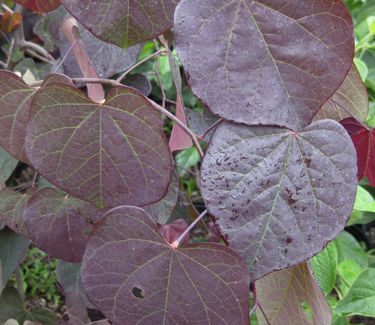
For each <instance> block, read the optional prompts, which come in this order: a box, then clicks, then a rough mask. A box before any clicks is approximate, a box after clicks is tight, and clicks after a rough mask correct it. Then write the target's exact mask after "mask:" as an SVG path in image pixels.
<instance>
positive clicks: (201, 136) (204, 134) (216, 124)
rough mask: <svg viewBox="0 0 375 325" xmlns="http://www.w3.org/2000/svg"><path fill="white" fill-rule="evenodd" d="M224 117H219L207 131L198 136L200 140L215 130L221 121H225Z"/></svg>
mask: <svg viewBox="0 0 375 325" xmlns="http://www.w3.org/2000/svg"><path fill="white" fill-rule="evenodd" d="M223 121H224V119H223V118H221V119H219V120H218V121H216V122H215V123H214V124H212V125H211V126H210V127H209V128H208V129H207V130H206V131H204V132H203V133H202V134H201V135H199V136H198V140H203V139H204V138H205V137H206V135H207V134H208V133H209V132H210V131H211V130H213V129H214V128H216V127H217V126H218V125H219V124H220V123H221V122H223Z"/></svg>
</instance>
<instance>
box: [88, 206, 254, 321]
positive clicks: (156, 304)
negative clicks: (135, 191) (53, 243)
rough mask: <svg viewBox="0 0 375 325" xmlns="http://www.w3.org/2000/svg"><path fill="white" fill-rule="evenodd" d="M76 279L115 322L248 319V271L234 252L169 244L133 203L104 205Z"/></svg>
mask: <svg viewBox="0 0 375 325" xmlns="http://www.w3.org/2000/svg"><path fill="white" fill-rule="evenodd" d="M108 270H110V272H111V274H110V275H109V274H108ZM81 283H82V285H83V288H84V290H85V292H86V294H87V295H88V297H89V299H90V300H91V302H92V303H93V304H94V305H96V306H97V307H98V308H99V309H100V310H101V311H102V312H103V313H104V314H105V315H106V317H107V318H109V319H110V320H111V321H112V322H113V323H114V324H116V325H120V324H121V325H133V324H139V325H147V324H163V325H172V324H173V325H175V324H179V325H188V324H197V325H200V324H202V325H206V324H215V325H221V324H238V325H240V324H244V325H245V324H246V325H247V324H248V323H249V319H248V317H249V316H248V315H249V310H248V296H249V277H248V274H247V270H246V266H245V264H244V263H243V261H242V260H241V258H240V257H239V256H238V255H237V254H236V253H235V252H233V251H232V250H231V249H229V248H227V247H225V246H223V245H219V244H200V245H199V246H198V245H190V246H187V247H183V248H178V249H174V248H172V247H171V246H170V245H168V244H167V243H166V241H165V240H164V239H163V238H162V236H161V235H160V233H159V232H158V230H157V228H156V226H155V225H154V224H153V222H152V220H151V218H150V216H149V215H147V213H146V212H145V211H144V210H142V209H139V208H135V207H119V208H115V209H113V210H111V211H110V212H109V213H108V214H107V217H106V219H105V222H104V223H103V224H102V225H101V226H100V227H99V228H97V229H96V230H95V234H94V236H93V237H92V238H91V239H90V241H89V244H88V246H87V250H86V252H85V256H84V259H83V263H82V270H81Z"/></svg>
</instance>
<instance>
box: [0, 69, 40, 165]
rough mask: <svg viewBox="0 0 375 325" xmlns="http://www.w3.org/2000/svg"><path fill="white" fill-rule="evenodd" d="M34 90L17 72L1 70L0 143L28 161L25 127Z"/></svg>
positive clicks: (22, 159) (11, 152)
mask: <svg viewBox="0 0 375 325" xmlns="http://www.w3.org/2000/svg"><path fill="white" fill-rule="evenodd" d="M33 94H34V90H33V89H32V88H31V87H29V86H28V85H26V83H25V82H24V81H23V80H22V79H21V78H20V77H18V76H17V75H16V74H14V73H12V72H9V71H0V106H1V110H0V145H1V146H2V147H3V148H4V149H5V150H7V151H8V152H9V153H10V154H11V155H12V156H13V157H15V158H17V159H18V160H21V161H23V162H26V163H27V161H28V160H27V157H26V154H25V149H24V147H25V129H26V125H27V122H28V120H29V111H30V102H31V99H32V96H33Z"/></svg>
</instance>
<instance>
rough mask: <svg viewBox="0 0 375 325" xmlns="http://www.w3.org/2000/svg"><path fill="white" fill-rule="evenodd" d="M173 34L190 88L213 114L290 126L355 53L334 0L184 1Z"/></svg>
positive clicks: (326, 91) (301, 120) (300, 123)
mask: <svg viewBox="0 0 375 325" xmlns="http://www.w3.org/2000/svg"><path fill="white" fill-rule="evenodd" d="M174 34H175V42H176V48H177V52H178V54H179V57H180V59H181V62H182V64H183V66H184V68H185V70H186V72H187V74H188V78H189V83H190V85H191V87H192V90H193V92H194V93H195V94H196V95H197V96H198V97H199V98H200V99H201V100H202V101H203V102H205V103H206V104H207V105H208V107H209V108H210V109H211V110H212V111H213V112H214V113H215V114H218V115H220V116H221V117H223V118H225V119H227V120H231V121H236V122H240V123H246V124H267V125H275V124H276V125H280V126H286V127H289V128H292V129H300V128H302V127H305V126H307V125H308V124H310V122H311V121H312V119H313V117H314V116H315V114H316V112H317V111H318V109H319V108H320V107H321V106H322V105H323V104H324V103H325V102H326V101H327V100H328V99H329V98H330V97H331V96H332V95H333V93H334V92H335V91H336V90H337V89H338V88H339V86H340V85H341V83H342V82H343V80H344V79H345V77H346V75H347V73H348V71H349V69H350V67H351V65H352V59H353V53H354V39H353V25H352V20H351V17H350V15H349V13H348V12H347V10H346V8H345V5H344V3H342V2H341V1H337V0H324V1H318V0H313V1H288V0H256V1H255V0H232V1H221V0H204V1H202V0H183V1H181V3H180V4H179V6H178V7H177V9H176V15H175V27H174Z"/></svg>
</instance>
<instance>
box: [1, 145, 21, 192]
mask: <svg viewBox="0 0 375 325" xmlns="http://www.w3.org/2000/svg"><path fill="white" fill-rule="evenodd" d="M17 164H18V160H17V159H14V158H13V157H12V156H11V155H9V154H8V152H6V151H5V150H4V149H3V148H1V147H0V188H2V187H4V186H5V182H6V181H7V180H8V178H9V177H10V176H11V175H12V173H13V171H14V169H15V168H16V166H17Z"/></svg>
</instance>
